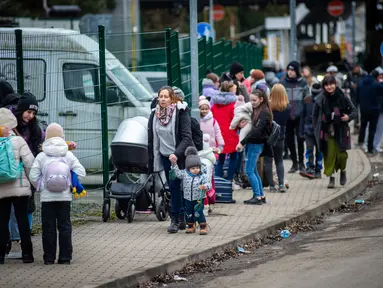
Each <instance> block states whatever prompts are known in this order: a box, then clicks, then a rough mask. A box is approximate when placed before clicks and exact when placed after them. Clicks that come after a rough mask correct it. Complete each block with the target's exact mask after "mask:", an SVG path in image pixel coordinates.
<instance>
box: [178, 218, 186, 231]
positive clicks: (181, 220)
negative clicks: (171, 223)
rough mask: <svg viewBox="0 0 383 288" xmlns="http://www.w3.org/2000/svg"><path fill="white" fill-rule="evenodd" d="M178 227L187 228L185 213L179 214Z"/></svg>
mask: <svg viewBox="0 0 383 288" xmlns="http://www.w3.org/2000/svg"><path fill="white" fill-rule="evenodd" d="M178 229H179V230H185V229H186V221H185V214H180V215H179V216H178Z"/></svg>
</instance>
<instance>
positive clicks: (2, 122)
mask: <svg viewBox="0 0 383 288" xmlns="http://www.w3.org/2000/svg"><path fill="white" fill-rule="evenodd" d="M0 126H5V127H7V128H8V129H14V128H16V127H17V120H16V117H15V115H13V113H12V112H11V110H9V109H7V108H0Z"/></svg>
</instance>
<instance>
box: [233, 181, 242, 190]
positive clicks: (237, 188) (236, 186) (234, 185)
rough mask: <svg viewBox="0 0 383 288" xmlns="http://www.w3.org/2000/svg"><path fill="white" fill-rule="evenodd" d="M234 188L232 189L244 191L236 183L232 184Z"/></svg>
mask: <svg viewBox="0 0 383 288" xmlns="http://www.w3.org/2000/svg"><path fill="white" fill-rule="evenodd" d="M231 185H232V186H231V187H232V189H233V190H241V189H242V187H241V186H239V185H237V184H235V182H234V181H233V182H232V184H231Z"/></svg>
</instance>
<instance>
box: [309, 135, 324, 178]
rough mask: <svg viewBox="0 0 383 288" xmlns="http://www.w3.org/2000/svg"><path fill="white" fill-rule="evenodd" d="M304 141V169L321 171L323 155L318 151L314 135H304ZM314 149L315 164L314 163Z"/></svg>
mask: <svg viewBox="0 0 383 288" xmlns="http://www.w3.org/2000/svg"><path fill="white" fill-rule="evenodd" d="M305 141H306V160H307V162H306V167H307V168H308V169H316V170H318V171H321V170H322V168H323V155H322V153H321V152H320V151H319V149H318V145H317V144H316V141H315V136H314V135H305ZM314 149H315V162H314Z"/></svg>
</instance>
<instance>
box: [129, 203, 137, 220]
mask: <svg viewBox="0 0 383 288" xmlns="http://www.w3.org/2000/svg"><path fill="white" fill-rule="evenodd" d="M135 214H136V205H135V204H134V203H132V201H129V205H128V215H127V218H128V223H132V222H133V219H134V215H135Z"/></svg>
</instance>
